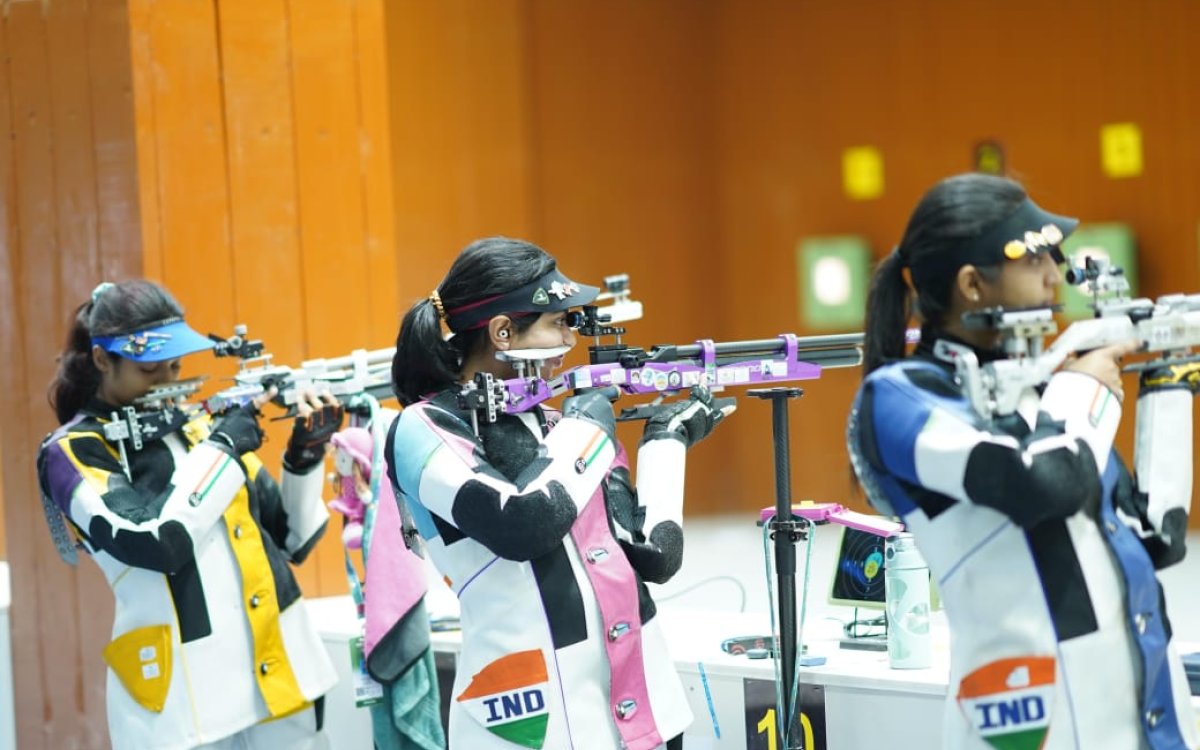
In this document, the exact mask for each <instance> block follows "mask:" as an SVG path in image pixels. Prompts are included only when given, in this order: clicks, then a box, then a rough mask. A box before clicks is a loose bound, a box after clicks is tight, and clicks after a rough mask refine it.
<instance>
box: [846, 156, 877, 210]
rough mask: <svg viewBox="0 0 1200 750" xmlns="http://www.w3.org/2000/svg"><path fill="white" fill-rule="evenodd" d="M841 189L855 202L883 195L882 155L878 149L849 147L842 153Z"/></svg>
mask: <svg viewBox="0 0 1200 750" xmlns="http://www.w3.org/2000/svg"><path fill="white" fill-rule="evenodd" d="M842 189H843V190H845V191H846V197H848V198H850V199H851V200H856V201H866V200H872V199H874V198H878V197H879V196H881V195H883V154H881V153H880V152H879V149H877V148H875V147H874V146H851V147H850V148H848V149H846V150H845V151H843V152H842Z"/></svg>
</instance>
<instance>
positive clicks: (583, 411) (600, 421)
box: [563, 386, 620, 442]
mask: <svg viewBox="0 0 1200 750" xmlns="http://www.w3.org/2000/svg"><path fill="white" fill-rule="evenodd" d="M619 395H620V391H618V390H617V388H616V387H615V386H609V387H607V388H588V389H585V390H581V391H579V392H578V393H576V394H575V395H574V396H570V397H569V398H567V399H566V400H565V401H563V416H564V417H571V418H574V419H582V420H585V421H587V422H592V423H593V424H595V425H596V426H598V427H599V428H600V429H602V430H604V432H605V433H606V434H607V435H608V437H609V439H611V440H613V441H614V442H615V441H616V433H617V418H616V417H615V416H614V415H613V406H612V402H613V401H614V400H616V399H617V397H618V396H619Z"/></svg>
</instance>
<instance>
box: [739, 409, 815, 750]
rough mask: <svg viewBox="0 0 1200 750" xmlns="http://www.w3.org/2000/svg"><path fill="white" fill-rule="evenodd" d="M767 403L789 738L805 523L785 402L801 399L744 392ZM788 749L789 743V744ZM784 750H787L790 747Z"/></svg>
mask: <svg viewBox="0 0 1200 750" xmlns="http://www.w3.org/2000/svg"><path fill="white" fill-rule="evenodd" d="M747 393H748V394H749V395H751V396H754V397H755V398H761V399H762V400H764V401H770V402H771V433H772V437H773V439H774V443H775V518H774V519H773V520H772V521H771V524H770V526H771V538H772V539H774V540H775V575H776V577H777V578H778V593H779V652H778V653H779V659H780V662H781V664H780V672H781V674H782V676H783V712H784V715H783V716H780V717H779V723H778V725H777V726H778V727H779V728H780V735H781V736H783V737H792V736H795V735H794V734H793V730H794V727H793V725H794V724H795V723H796V717H795V716H793V715H792V713H793V708H794V702H793V696H792V695H791V692H792V685H793V684H794V682H795V674H796V641H797V638H796V630H797V627H796V546H795V545H796V542H798V541H801V540H804V539H807V538H808V537H807V534H808V532H807V528H806V527H807V523H806V522H798V521H796V520H793V519H792V489H791V484H792V480H791V464H790V456H789V454H790V452H791V448H790V445H789V436H788V401H789V400H791V399H794V398H800V397H801V396H803V395H804V390H803V389H801V388H760V389H754V390H751V391H747ZM789 745H790V743H789ZM785 750H791V748H790V747H788V748H785Z"/></svg>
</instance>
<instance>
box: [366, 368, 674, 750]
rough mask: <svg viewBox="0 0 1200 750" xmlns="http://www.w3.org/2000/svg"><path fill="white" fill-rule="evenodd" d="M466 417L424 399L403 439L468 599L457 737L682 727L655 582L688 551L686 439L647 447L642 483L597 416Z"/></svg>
mask: <svg viewBox="0 0 1200 750" xmlns="http://www.w3.org/2000/svg"><path fill="white" fill-rule="evenodd" d="M467 419H468V417H467V416H466V415H465V414H463V413H460V412H459V411H458V410H457V407H456V406H455V401H454V395H453V393H450V392H447V393H444V394H442V395H441V396H439V397H436V398H434V399H432V400H430V401H422V402H419V403H417V404H413V405H411V406H409V407H407V408H406V409H404V411H403V412H401V414H400V417H399V418H398V419H397V420H396V422H395V424H394V426H393V434H392V436H391V447H390V449H389V450H388V456H389V462H390V464H391V466H390V469H389V470H390V472H391V474H392V476H393V480H394V481H395V482H396V483H397V485H398V487H399V489H400V492H401V493H403V502H405V503H406V504H407V507H408V508H409V510H410V511H411V513H412V516H413V520H414V522H415V524H416V526H417V529H418V531H419V532H420V534H421V536H422V537H423V538H424V539H425V541H426V544H427V546H428V549H429V554H430V556H431V557H432V559H433V561H434V563H435V564H436V565H437V567H438V569H439V570H440V571H441V572H442V573H443V574H444V575H445V576H446V579H447V581H448V582H449V584H450V586H451V587H452V588H453V590H454V592H455V593H456V594H457V595H458V598H459V601H460V603H461V608H462V614H461V618H462V632H463V642H462V653H461V656H460V659H459V663H458V672H457V675H456V677H455V682H454V687H453V691H452V693H451V700H450V747H451V748H455V749H461V750H486V748H515V747H529V748H543V747H544V748H554V750H566V749H567V748H577V749H578V750H606V749H608V748H612V749H614V750H615V749H616V748H628V750H647V749H648V748H657V747H659V746H661V745H662V744H663V743H664V742H665V741H666V740H668V739H670V738H672V737H674V736H676V735H678V734H681V733H682V732H683V730H684V728H685V727H686V726H687V725H688V724H689V723H690V722H691V712H690V710H689V708H688V704H687V699H686V696H685V694H684V691H683V688H682V685H681V684H680V682H679V679H678V676H677V674H676V672H675V668H674V664H673V662H672V660H671V657H670V654H669V653H668V650H667V646H666V643H665V642H664V639H663V636H662V633H661V631H660V630H659V626H658V620H657V619H655V606H654V601H653V600H652V599H651V598H650V596H649V593H648V592H647V589H646V586H645V584H644V583H643V581H653V582H663V581H666V580H667V579H669V578H670V577H671V576H672V575H674V574H675V572H676V571H677V570H678V569H679V565H680V563H681V562H682V553H683V536H682V530H681V523H682V511H683V472H684V455H685V450H686V449H685V446H684V444H683V443H681V442H679V441H677V440H674V439H661V440H652V441H650V442H648V443H646V444H644V445H643V446H642V448H641V449H640V450H639V453H638V472H637V488H636V490H634V488H633V486H632V485H631V483H630V478H629V471H628V468H627V465H626V462H625V456H624V451H623V449H621V448H620V446H618V445H615V444H614V443H613V441H612V440H611V439H609V438H608V436H607V435H606V434H605V433H604V431H603V430H601V429H600V428H599V427H597V426H596V425H595V424H593V423H591V422H588V421H584V420H580V419H575V418H562V419H558V417H557V415H556V414H554V413H551V412H548V411H543V410H542V409H540V408H539V409H536V410H534V411H533V412H530V413H526V414H521V415H516V416H502V417H501V418H500V419H499V420H498V421H497V422H495V423H494V424H484V425H481V427H480V433H481V434H480V435H479V436H476V435H475V434H474V432H473V431H472V429H471V427H470V426H469V424H468V422H467V421H466V420H467ZM398 496H399V495H398Z"/></svg>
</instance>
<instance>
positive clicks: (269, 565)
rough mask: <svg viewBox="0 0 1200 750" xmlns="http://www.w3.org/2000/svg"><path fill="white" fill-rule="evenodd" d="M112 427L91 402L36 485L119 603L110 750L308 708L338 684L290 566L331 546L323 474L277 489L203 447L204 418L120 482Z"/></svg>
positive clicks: (163, 742)
mask: <svg viewBox="0 0 1200 750" xmlns="http://www.w3.org/2000/svg"><path fill="white" fill-rule="evenodd" d="M111 412H112V409H111V407H106V406H105V405H103V404H100V403H98V402H94V403H92V404H89V406H88V407H86V408H85V409H83V410H82V411H81V412H80V413H79V414H78V415H76V417H75V418H74V419H72V420H71V421H70V422H68V423H67V424H65V425H63V426H62V427H60V428H59V429H57V430H55V431H54V432H53V433H52V434H51V435H50V436H49V437H48V438H46V440H45V442H44V443H43V444H42V447H41V450H40V451H39V454H38V477H39V480H40V482H41V488H42V492H43V493H45V495H46V497H47V498H49V499H50V500H51V501H52V502H53V503H54V504H55V505H56V506H57V508H58V509H59V510H61V511H62V513H63V514H64V515H65V516H66V517H67V519H68V520H69V521H70V524H71V526H72V527H73V528H74V530H75V532H76V534H77V535H78V537H79V538H80V540H81V541H82V542H83V544H84V546H85V548H86V549H87V550H88V551H89V552H90V553H91V555H92V558H93V559H94V560H95V561H96V564H97V565H99V566H100V569H101V570H102V571H103V573H104V576H105V577H106V578H107V579H108V583H109V585H110V586H111V587H112V590H113V595H114V596H115V598H116V613H115V618H114V621H113V630H112V633H113V640H112V642H111V643H110V644H109V645H108V646H107V648H106V649H105V651H104V658H105V661H106V662H107V663H108V665H109V670H108V683H107V690H106V697H107V704H108V725H109V732H110V734H111V737H112V745H113V748H114V750H125V749H126V748H128V749H129V750H148V749H150V748H163V749H164V750H167V749H169V750H175V749H177V748H192V747H195V746H197V745H201V744H205V743H209V742H214V741H216V740H220V739H222V738H224V737H228V736H230V735H233V734H235V733H237V732H239V731H241V730H243V729H246V728H247V727H251V726H253V725H255V724H258V723H259V722H262V721H265V720H268V719H272V718H278V717H282V716H286V715H289V714H292V713H295V712H297V711H300V710H303V709H305V708H306V707H309V706H310V705H311V702H312V701H313V700H314V699H316V698H318V697H319V696H321V695H323V694H324V693H325V692H326V691H328V690H329V689H330V688H331V687H332V686H333V685H334V683H335V682H336V681H337V676H336V674H335V673H334V670H333V667H332V665H331V664H330V662H329V658H328V656H327V654H326V651H325V648H324V646H323V645H322V643H321V640H320V638H319V637H318V635H317V632H316V630H315V629H314V628H313V626H312V624H311V623H310V622H309V619H308V615H307V613H306V611H305V608H304V602H303V600H302V599H301V595H300V588H299V586H298V585H297V584H296V580H295V578H294V577H293V576H292V572H291V570H290V569H289V567H288V563H298V562H300V561H302V560H303V559H304V557H305V556H306V555H307V554H308V552H309V550H311V549H312V547H313V545H314V544H315V543H316V541H317V539H319V538H320V536H321V534H322V533H323V532H324V529H325V524H326V521H327V519H328V513H327V512H326V510H325V507H324V504H323V503H322V502H321V487H322V476H321V474H322V472H321V467H320V466H317V467H316V468H314V469H313V470H312V471H310V472H309V473H307V474H305V475H303V476H297V475H293V474H290V473H288V472H286V471H285V472H284V473H283V481H282V486H280V485H279V484H277V483H276V482H275V480H274V479H272V478H271V475H270V474H269V473H268V472H266V471H265V470H263V466H262V463H261V462H260V461H259V459H258V457H257V456H255V455H254V454H253V453H245V454H242V455H240V456H235V455H231V451H232V449H231V448H227V447H225V446H224V445H223V444H221V443H218V442H216V441H211V440H206V438H207V437H208V435H209V431H210V422H209V418H208V416H207V415H202V416H200V417H197V418H194V419H190V421H189V420H188V418H187V417H181V418H180V419H179V422H180V424H181V426H180V428H179V429H177V430H175V431H171V432H168V433H167V434H166V435H165V436H163V437H162V438H160V439H156V440H154V441H152V442H149V443H146V444H145V445H144V447H143V448H142V450H140V451H135V452H130V453H129V454H128V455H129V465H130V474H131V475H132V476H131V478H130V477H126V475H125V473H124V470H123V468H122V465H121V463H120V461H119V459H118V455H119V454H118V448H117V446H116V445H115V444H114V443H112V442H110V441H109V440H107V439H106V438H105V436H104V430H103V428H104V425H105V424H106V423H107V422H108V415H109V414H110V413H111ZM227 451H229V452H227Z"/></svg>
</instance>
